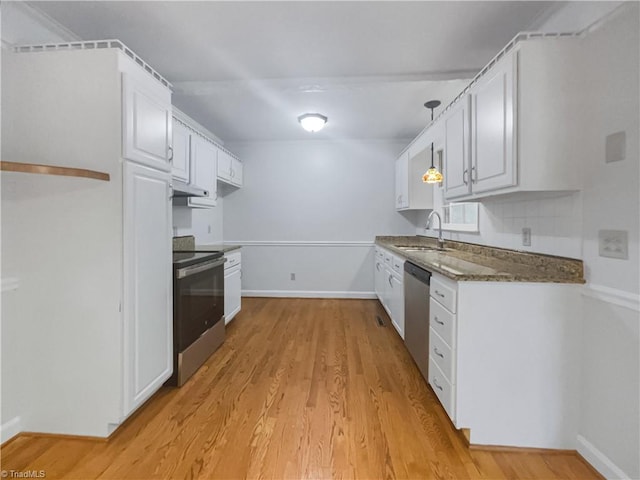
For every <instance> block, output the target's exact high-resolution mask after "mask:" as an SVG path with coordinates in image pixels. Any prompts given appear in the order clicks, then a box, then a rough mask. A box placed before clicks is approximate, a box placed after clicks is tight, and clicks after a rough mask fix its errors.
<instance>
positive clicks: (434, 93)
mask: <svg viewBox="0 0 640 480" xmlns="http://www.w3.org/2000/svg"><path fill="white" fill-rule="evenodd" d="M562 3H566V2H531V1H497V2H486V1H471V2H461V1H412V2H403V1H387V2H378V1H354V2H340V1H337V2H336V1H317V2H306V1H300V2H271V1H262V2H244V1H229V2H187V1H177V2H156V1H146V2H144V1H143V2H100V1H97V2H95V1H90V2H75V1H74V2H56V1H46V2H30V4H31V5H32V6H35V7H37V8H38V9H40V10H42V11H43V12H44V13H46V14H47V15H49V16H50V17H51V18H53V19H54V20H55V21H57V22H58V23H60V24H61V25H63V26H65V27H67V28H68V29H69V30H71V31H72V32H74V33H75V34H77V35H78V36H79V37H80V38H82V39H85V40H94V39H104V38H118V39H120V40H122V41H123V42H124V43H125V44H126V45H127V46H128V47H130V48H131V49H133V50H134V51H135V52H136V53H137V54H138V55H140V56H141V57H142V58H144V59H145V60H146V61H147V62H148V63H149V64H151V65H152V66H153V67H154V68H156V69H157V70H158V71H159V72H160V73H161V74H162V75H164V76H165V77H166V78H167V79H168V80H169V81H171V82H172V83H173V84H174V87H175V91H174V97H173V98H174V104H175V105H176V106H177V107H178V108H180V109H181V110H183V111H184V112H185V113H187V114H188V115H190V116H192V117H193V118H194V119H195V120H197V121H198V122H200V123H201V124H203V125H204V126H206V127H207V128H209V130H211V131H213V132H214V133H216V134H217V135H218V136H219V137H220V138H221V139H222V140H224V141H254V140H289V139H303V138H363V139H390V138H396V139H400V138H402V139H405V138H412V137H413V136H415V135H416V134H417V133H418V132H419V131H420V130H421V129H422V128H423V127H424V126H425V125H426V123H427V120H428V111H427V110H426V109H425V108H424V107H423V103H424V102H426V101H427V100H431V99H439V100H442V101H443V103H445V104H446V102H448V101H449V100H451V99H452V98H453V97H454V96H455V95H456V94H457V93H458V92H459V91H460V90H461V89H462V88H463V87H464V85H466V83H467V82H465V81H464V80H462V81H461V80H460V79H469V78H471V77H472V76H473V75H474V74H475V72H477V71H478V70H479V69H480V68H481V67H482V66H484V64H486V63H487V62H488V61H489V60H490V59H491V57H492V56H493V55H495V54H496V53H497V52H498V51H499V50H500V49H501V48H502V47H503V46H504V45H505V44H506V43H507V42H508V41H509V40H510V39H511V38H512V37H513V36H514V35H515V34H516V33H517V32H519V31H522V30H529V29H533V28H536V27H537V26H539V25H540V24H541V23H542V22H543V21H544V20H546V19H547V18H549V16H550V15H551V14H552V13H553V12H555V11H557V10H558V8H559V6H560V5H561V4H562ZM314 111H317V112H320V113H322V114H324V115H326V116H328V117H329V122H328V124H327V127H326V128H325V130H323V131H322V132H320V133H317V134H309V133H307V132H304V131H303V130H302V129H301V128H300V126H299V125H298V124H297V120H296V117H297V116H298V115H300V114H302V113H305V112H314ZM436 114H437V110H436Z"/></svg>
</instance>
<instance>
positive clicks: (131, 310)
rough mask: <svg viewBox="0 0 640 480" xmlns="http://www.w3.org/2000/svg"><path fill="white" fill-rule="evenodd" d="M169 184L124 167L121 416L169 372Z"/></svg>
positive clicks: (162, 175)
mask: <svg viewBox="0 0 640 480" xmlns="http://www.w3.org/2000/svg"><path fill="white" fill-rule="evenodd" d="M170 180H171V174H170V173H168V172H161V171H158V170H153V169H150V168H147V167H144V166H141V165H136V164H135V163H131V162H125V164H124V225H123V237H124V252H123V255H124V305H123V309H124V352H123V354H124V377H123V379H124V389H123V390H124V402H123V406H124V415H125V416H126V415H128V414H129V413H131V412H132V411H133V410H135V409H136V408H137V407H139V406H140V405H141V404H142V403H143V402H144V401H145V400H147V399H148V398H149V397H150V396H151V395H152V394H153V393H154V392H155V391H156V390H158V389H159V388H160V387H161V386H162V384H163V383H164V381H165V380H166V379H167V378H169V377H170V376H171V373H172V371H173V357H172V355H173V311H172V303H173V289H172V284H173V282H172V267H171V199H170V193H169V184H170ZM114 361H115V359H114Z"/></svg>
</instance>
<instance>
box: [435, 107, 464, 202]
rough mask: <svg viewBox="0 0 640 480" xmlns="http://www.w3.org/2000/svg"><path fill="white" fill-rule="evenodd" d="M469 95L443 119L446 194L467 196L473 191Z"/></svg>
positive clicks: (447, 196) (448, 196)
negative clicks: (470, 172) (470, 174)
mask: <svg viewBox="0 0 640 480" xmlns="http://www.w3.org/2000/svg"><path fill="white" fill-rule="evenodd" d="M469 103H470V102H469V97H468V96H465V97H463V98H461V99H460V100H459V101H458V103H457V104H456V105H455V106H454V107H453V108H452V109H451V111H450V112H448V113H447V114H446V116H445V117H444V118H443V119H442V122H443V123H444V169H443V170H444V172H443V176H444V195H445V198H456V197H461V196H466V195H468V194H469V193H470V192H471V181H470V179H469V170H470V168H471V167H470V165H469V159H470V156H469V148H470V143H469V129H470V124H469Z"/></svg>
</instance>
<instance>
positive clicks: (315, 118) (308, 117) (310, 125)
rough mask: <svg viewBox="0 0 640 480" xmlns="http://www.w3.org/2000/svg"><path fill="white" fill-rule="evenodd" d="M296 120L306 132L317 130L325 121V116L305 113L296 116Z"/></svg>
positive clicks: (320, 128)
mask: <svg viewBox="0 0 640 480" xmlns="http://www.w3.org/2000/svg"><path fill="white" fill-rule="evenodd" d="M298 121H299V122H300V125H302V128H304V129H305V130H306V131H307V132H319V131H320V130H322V128H323V127H324V124H325V123H327V117H325V116H324V115H320V114H319V113H305V114H304V115H300V116H299V117H298Z"/></svg>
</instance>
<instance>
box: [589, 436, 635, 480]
mask: <svg viewBox="0 0 640 480" xmlns="http://www.w3.org/2000/svg"><path fill="white" fill-rule="evenodd" d="M577 440H578V453H579V454H580V455H582V457H583V458H584V459H585V460H586V461H587V462H589V463H590V464H591V466H592V467H593V468H595V469H596V470H597V471H598V472H599V473H600V474H601V475H602V476H603V477H605V478H607V479H609V480H613V479H616V480H630V477H629V476H628V475H627V474H626V473H624V471H623V470H622V469H621V468H619V467H618V466H617V465H616V464H615V463H613V462H612V461H611V460H610V459H609V457H607V456H606V455H605V454H604V453H602V452H601V451H600V450H598V449H597V448H596V447H595V446H594V445H593V444H592V443H591V442H589V441H588V440H587V439H586V438H584V437H583V436H582V435H578V438H577Z"/></svg>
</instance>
